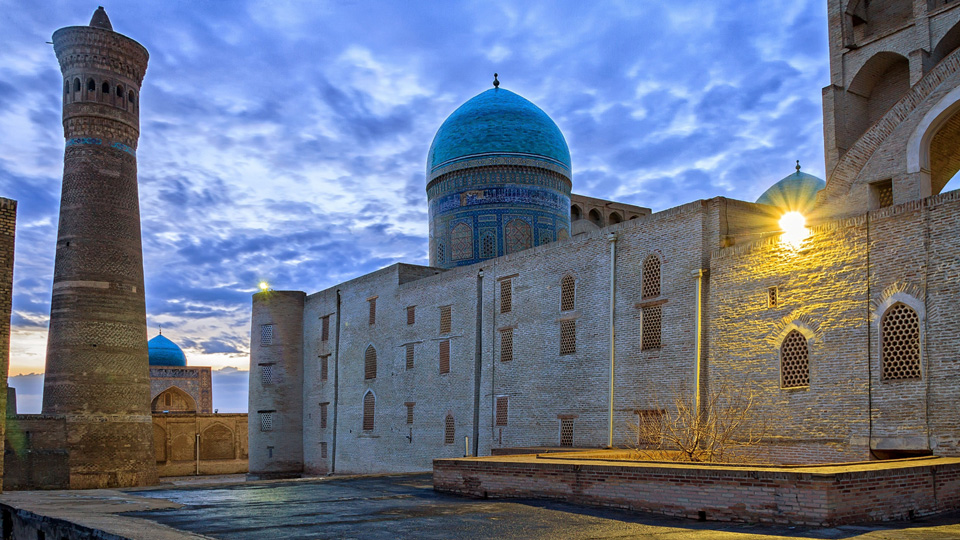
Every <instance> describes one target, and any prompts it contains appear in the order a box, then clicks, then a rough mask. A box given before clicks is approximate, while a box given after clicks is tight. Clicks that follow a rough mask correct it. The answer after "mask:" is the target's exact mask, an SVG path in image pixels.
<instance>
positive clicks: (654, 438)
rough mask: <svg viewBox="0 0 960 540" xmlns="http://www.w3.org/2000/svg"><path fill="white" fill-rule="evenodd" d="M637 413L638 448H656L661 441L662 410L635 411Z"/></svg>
mask: <svg viewBox="0 0 960 540" xmlns="http://www.w3.org/2000/svg"><path fill="white" fill-rule="evenodd" d="M636 413H637V444H638V445H640V446H657V445H659V444H660V443H661V441H662V438H663V437H662V436H661V434H662V433H663V415H664V411H662V410H645V411H636Z"/></svg>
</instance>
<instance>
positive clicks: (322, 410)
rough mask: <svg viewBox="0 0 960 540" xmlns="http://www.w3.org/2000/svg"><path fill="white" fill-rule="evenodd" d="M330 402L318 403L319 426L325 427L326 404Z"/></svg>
mask: <svg viewBox="0 0 960 540" xmlns="http://www.w3.org/2000/svg"><path fill="white" fill-rule="evenodd" d="M329 404H330V403H329V402H328V403H321V404H320V428H321V429H326V428H327V405H329Z"/></svg>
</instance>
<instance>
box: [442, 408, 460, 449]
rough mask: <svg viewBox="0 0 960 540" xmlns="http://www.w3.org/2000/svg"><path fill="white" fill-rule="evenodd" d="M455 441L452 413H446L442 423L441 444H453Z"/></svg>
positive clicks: (455, 430) (455, 426) (455, 423)
mask: <svg viewBox="0 0 960 540" xmlns="http://www.w3.org/2000/svg"><path fill="white" fill-rule="evenodd" d="M456 440H457V422H456V421H455V420H454V419H453V413H447V417H446V418H445V419H444V421H443V444H453V443H454V442H456Z"/></svg>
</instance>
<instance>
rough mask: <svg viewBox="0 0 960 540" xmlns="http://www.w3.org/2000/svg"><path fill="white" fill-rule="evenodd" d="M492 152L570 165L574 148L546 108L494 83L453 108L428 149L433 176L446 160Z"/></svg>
mask: <svg viewBox="0 0 960 540" xmlns="http://www.w3.org/2000/svg"><path fill="white" fill-rule="evenodd" d="M491 154H494V155H496V154H510V155H518V154H519V155H527V156H536V157H540V158H546V159H547V160H549V161H553V162H555V163H558V164H560V165H563V166H564V167H565V168H566V169H567V171H569V170H570V149H569V148H567V142H566V141H565V140H564V138H563V134H562V133H560V128H558V127H557V125H556V124H554V123H553V120H551V119H550V117H549V116H547V113H545V112H543V111H542V110H540V108H539V107H537V106H536V105H534V104H533V103H530V102H529V101H527V100H526V99H524V98H522V97H520V96H518V95H517V94H514V93H513V92H511V91H509V90H504V89H503V88H491V89H490V90H487V91H486V92H482V93H480V94H478V95H476V96H474V97H473V98H472V99H470V100H469V101H467V102H466V103H464V104H463V105H461V106H460V107H459V108H457V110H455V111H453V114H451V115H450V116H449V117H448V118H447V119H446V120H445V121H444V122H443V125H441V126H440V129H439V130H437V135H436V136H435V137H434V138H433V144H431V145H430V152H429V153H428V154H427V177H428V180H429V179H430V175H431V173H432V172H433V171H434V170H436V169H437V167H439V166H441V165H445V164H447V163H450V162H453V161H456V160H459V159H463V158H466V157H471V156H478V157H479V156H483V155H491ZM568 174H569V173H568Z"/></svg>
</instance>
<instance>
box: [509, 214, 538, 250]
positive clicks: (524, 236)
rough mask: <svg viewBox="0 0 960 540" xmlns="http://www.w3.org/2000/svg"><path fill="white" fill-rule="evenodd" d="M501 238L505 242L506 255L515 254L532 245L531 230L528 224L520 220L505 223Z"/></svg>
mask: <svg viewBox="0 0 960 540" xmlns="http://www.w3.org/2000/svg"><path fill="white" fill-rule="evenodd" d="M503 236H504V238H505V240H506V242H507V245H506V247H507V253H516V252H518V251H521V250H524V249H527V248H529V247H530V246H532V245H533V230H532V228H531V227H530V224H529V223H527V222H526V221H524V220H522V219H512V220H510V221H509V222H507V225H506V227H504V229H503Z"/></svg>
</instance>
